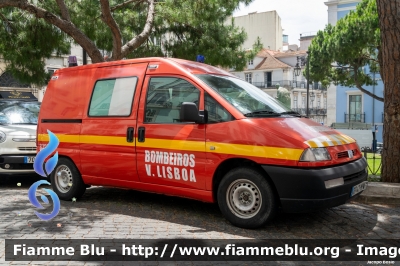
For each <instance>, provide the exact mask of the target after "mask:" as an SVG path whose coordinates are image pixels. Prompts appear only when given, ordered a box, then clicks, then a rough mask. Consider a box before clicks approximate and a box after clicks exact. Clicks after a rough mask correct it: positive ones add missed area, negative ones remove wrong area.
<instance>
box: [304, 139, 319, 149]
mask: <svg viewBox="0 0 400 266" xmlns="http://www.w3.org/2000/svg"><path fill="white" fill-rule="evenodd" d="M304 143H305V144H307V145H308V146H310V147H311V148H318V144H317V143H315V142H314V141H312V140H308V141H305V142H304Z"/></svg>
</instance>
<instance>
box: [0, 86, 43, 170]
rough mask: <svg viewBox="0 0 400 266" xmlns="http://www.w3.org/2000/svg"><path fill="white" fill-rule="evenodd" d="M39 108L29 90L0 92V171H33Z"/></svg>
mask: <svg viewBox="0 0 400 266" xmlns="http://www.w3.org/2000/svg"><path fill="white" fill-rule="evenodd" d="M39 109H40V103H39V102H38V101H37V99H36V98H35V97H34V96H33V94H32V93H27V92H17V91H13V92H0V174H11V173H19V174H21V173H34V172H35V171H34V170H33V162H34V160H35V156H36V127H37V120H38V114H39Z"/></svg>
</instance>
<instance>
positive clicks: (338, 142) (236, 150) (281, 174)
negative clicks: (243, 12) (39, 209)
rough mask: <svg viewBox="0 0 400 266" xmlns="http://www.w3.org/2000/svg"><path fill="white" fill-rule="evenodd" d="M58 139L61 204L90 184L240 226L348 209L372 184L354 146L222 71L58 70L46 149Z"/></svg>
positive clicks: (173, 63)
mask: <svg viewBox="0 0 400 266" xmlns="http://www.w3.org/2000/svg"><path fill="white" fill-rule="evenodd" d="M47 130H50V131H51V132H53V133H54V134H56V136H57V137H58V139H59V141H60V144H59V146H58V149H57V151H58V154H59V160H58V164H57V166H56V167H55V169H54V171H53V172H52V173H51V176H50V179H51V183H52V187H53V189H54V191H55V192H56V193H57V195H58V196H59V197H60V198H61V199H63V200H70V199H71V198H73V197H76V198H77V197H80V196H82V194H83V193H84V192H85V189H86V187H87V186H89V185H101V186H112V187H120V188H128V189H136V190H142V191H149V192H155V193H162V194H167V195H174V196H180V197H187V198H192V199H197V200H201V201H205V202H217V203H218V205H219V207H220V209H221V212H222V213H223V215H224V216H225V217H226V218H227V219H228V220H229V221H230V222H231V223H232V224H234V225H236V226H240V227H244V228H256V227H259V226H261V225H263V224H265V223H266V222H268V221H269V220H270V219H272V218H273V217H274V215H275V214H276V212H277V210H278V209H279V208H280V209H281V210H282V211H285V212H304V211H310V210H318V209H324V208H329V207H334V206H338V205H341V204H344V203H345V202H346V201H348V200H349V199H350V198H352V197H354V196H356V195H358V194H360V193H361V192H362V191H363V190H364V189H365V188H366V185H367V182H366V179H367V172H366V167H367V163H366V160H365V159H364V158H363V157H362V154H361V152H360V149H359V147H358V145H357V144H356V142H355V140H354V139H352V138H350V137H348V136H345V135H342V134H340V133H339V132H337V131H335V130H333V129H330V128H328V127H325V126H321V125H320V124H318V123H316V122H313V121H312V120H309V119H307V118H304V117H301V116H300V115H299V114H297V113H295V112H292V111H291V110H290V109H287V108H286V107H284V106H283V105H282V104H281V103H279V102H278V101H276V100H275V99H273V98H272V97H270V96H268V95H267V94H266V93H265V92H263V91H261V90H260V89H258V88H256V87H254V86H253V85H251V84H249V83H247V82H245V81H243V80H240V79H238V78H236V77H235V76H233V75H231V74H230V73H227V72H225V71H223V70H220V69H218V68H215V67H212V66H208V65H206V64H202V63H196V62H191V61H186V60H180V59H173V58H143V59H132V60H123V61H115V62H107V63H100V64H93V65H86V66H79V67H71V68H65V69H61V70H58V71H57V72H55V73H54V75H53V77H52V79H51V81H50V82H49V84H48V87H47V90H46V95H45V96H44V100H43V103H42V107H41V111H40V114H39V123H38V138H37V139H38V146H39V149H41V148H43V147H44V146H45V145H46V144H47V143H48V140H49V137H48V133H47Z"/></svg>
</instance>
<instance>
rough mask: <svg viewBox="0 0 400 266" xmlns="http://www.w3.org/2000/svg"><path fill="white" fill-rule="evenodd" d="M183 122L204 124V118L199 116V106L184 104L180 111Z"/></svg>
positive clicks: (189, 103)
mask: <svg viewBox="0 0 400 266" xmlns="http://www.w3.org/2000/svg"><path fill="white" fill-rule="evenodd" d="M179 115H180V117H179V118H180V120H181V122H195V123H198V124H204V116H203V115H200V114H199V110H198V109H197V105H196V104H195V103H191V102H183V103H182V105H181V111H180V114H179Z"/></svg>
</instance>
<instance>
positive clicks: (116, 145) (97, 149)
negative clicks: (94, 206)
mask: <svg viewBox="0 0 400 266" xmlns="http://www.w3.org/2000/svg"><path fill="white" fill-rule="evenodd" d="M146 69H147V64H145V63H143V64H127V65H120V66H110V67H104V68H99V69H97V70H96V73H95V82H94V84H93V91H92V95H91V98H90V103H89V104H88V107H87V110H86V113H85V114H84V115H83V116H84V119H83V121H82V130H81V137H80V146H81V165H82V175H85V179H86V180H89V183H90V180H93V183H94V184H100V185H101V184H103V185H113V186H118V185H119V184H120V185H121V186H126V185H127V184H126V183H125V182H124V181H128V182H129V181H138V180H139V179H138V176H137V167H136V148H135V144H136V143H135V138H134V135H135V133H136V132H135V128H136V122H137V117H136V116H137V106H138V101H139V99H138V97H139V94H140V88H141V86H142V84H143V79H144V74H145V71H146Z"/></svg>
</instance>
